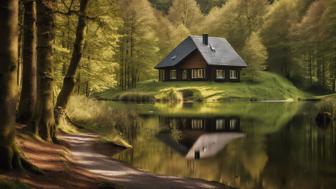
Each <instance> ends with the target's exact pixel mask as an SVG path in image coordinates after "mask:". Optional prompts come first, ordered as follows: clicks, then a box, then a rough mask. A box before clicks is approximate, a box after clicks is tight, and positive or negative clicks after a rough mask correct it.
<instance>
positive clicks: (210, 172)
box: [119, 104, 336, 188]
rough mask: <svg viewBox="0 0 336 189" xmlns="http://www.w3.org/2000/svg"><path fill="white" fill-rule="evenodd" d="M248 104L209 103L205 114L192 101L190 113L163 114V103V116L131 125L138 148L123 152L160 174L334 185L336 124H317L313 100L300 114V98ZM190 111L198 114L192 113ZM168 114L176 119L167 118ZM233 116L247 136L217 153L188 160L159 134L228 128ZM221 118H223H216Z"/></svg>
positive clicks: (236, 182)
mask: <svg viewBox="0 0 336 189" xmlns="http://www.w3.org/2000/svg"><path fill="white" fill-rule="evenodd" d="M248 106H249V107H245V106H241V105H240V108H239V106H236V105H235V106H234V107H233V108H234V109H236V110H241V112H242V113H241V114H239V113H237V112H239V111H236V110H234V111H233V110H230V111H229V110H227V109H228V108H226V110H225V111H226V112H227V113H225V114H220V112H217V113H216V111H215V110H218V111H220V108H218V107H216V106H215V107H211V108H210V109H209V107H208V108H207V109H208V110H211V111H210V112H212V113H211V114H209V113H208V114H206V116H205V117H203V118H202V116H201V115H200V114H197V111H195V109H193V107H188V111H187V113H186V112H183V111H182V110H180V109H174V113H172V112H169V109H167V112H166V113H165V114H164V115H162V114H163V112H162V111H163V110H162V108H161V109H160V110H156V112H158V113H160V116H158V117H160V119H159V118H158V117H157V116H149V117H146V118H144V119H142V120H141V121H138V122H137V124H138V126H136V127H135V128H133V129H130V130H129V131H127V132H130V133H132V134H129V135H127V136H129V141H132V142H131V143H132V144H133V146H134V149H135V150H133V151H128V152H125V153H122V154H120V155H119V158H120V159H123V160H126V161H129V162H133V165H135V166H136V167H141V168H144V169H146V170H150V171H153V172H156V173H160V174H168V175H177V176H187V177H197V178H203V179H208V180H216V181H219V182H222V183H225V184H227V185H231V186H236V187H240V188H293V186H295V187H294V188H299V187H300V188H322V186H324V188H332V186H336V181H335V178H336V175H335V174H336V170H335V169H336V167H335V166H334V165H335V164H336V154H335V153H336V149H335V146H336V129H335V128H336V127H329V128H328V129H327V130H323V129H320V128H318V127H316V126H315V125H314V122H313V118H312V117H313V116H312V115H313V114H314V112H309V110H310V106H305V107H303V109H302V110H301V111H300V112H301V113H299V114H296V112H297V110H298V106H297V104H296V105H295V104H294V105H293V104H291V105H288V104H285V105H284V104H282V105H279V104H275V105H269V104H267V105H257V106H256V107H254V108H253V107H251V105H248ZM197 108H198V109H200V107H197ZM246 109H248V111H247V110H246ZM192 111H194V112H196V114H191V112H192ZM202 111H203V110H202ZM202 114H204V112H203V113H202ZM295 114H296V115H295ZM177 115H180V118H179V116H177ZM225 115H227V116H225ZM294 115H295V116H294ZM211 116H212V118H211ZM167 117H170V119H171V120H175V121H171V123H167V121H163V120H167ZM234 117H239V118H240V119H239V127H237V128H238V130H237V131H240V132H244V133H246V137H245V138H240V139H237V140H235V141H234V142H231V143H229V144H228V145H226V146H225V148H224V150H222V151H221V152H220V153H219V154H218V155H217V156H216V157H212V158H207V159H201V160H198V161H194V160H185V159H184V156H183V155H181V154H180V153H177V152H176V150H174V149H173V148H171V147H170V146H168V145H166V144H165V143H163V142H161V141H160V140H159V139H158V138H157V134H158V133H160V132H161V133H162V132H166V134H167V133H168V134H169V132H171V133H175V134H173V135H177V136H178V137H176V138H175V140H176V141H179V142H181V140H183V135H184V133H183V129H195V130H197V129H199V130H202V132H215V130H216V129H223V132H225V128H226V124H227V123H230V121H228V120H229V119H230V118H234ZM213 118H216V119H215V120H214V119H213ZM223 118H224V119H223ZM193 119H194V120H202V121H194V127H192V125H193V124H192V122H193V121H192V120H193ZM221 119H223V120H224V121H218V120H221ZM204 120H205V121H204ZM208 120H210V122H212V123H213V125H212V126H210V127H209V126H207V124H206V123H207V122H209V121H208ZM168 122H169V121H168ZM163 123H164V124H163ZM188 123H190V124H188ZM181 125H185V126H184V127H181ZM188 125H190V126H188ZM220 125H224V127H221V126H220ZM229 125H230V124H229ZM167 127H168V130H165V129H166V128H167ZM228 128H230V127H228ZM181 135H182V137H181ZM173 138H174V137H173Z"/></svg>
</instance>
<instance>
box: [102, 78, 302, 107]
mask: <svg viewBox="0 0 336 189" xmlns="http://www.w3.org/2000/svg"><path fill="white" fill-rule="evenodd" d="M306 96H308V94H306V93H304V92H302V91H301V90H299V89H298V88H296V87H295V86H294V85H293V84H292V83H291V82H290V81H288V80H286V79H285V78H283V77H281V76H279V75H276V74H273V73H269V72H261V73H260V81H259V82H248V81H241V82H239V83H231V82H230V83H229V82H226V83H217V82H158V81H156V80H148V81H145V82H141V83H139V84H138V86H137V87H136V88H135V89H131V90H127V91H120V90H116V89H110V90H107V91H105V92H103V93H100V94H98V96H97V97H98V98H101V99H105V100H123V101H174V100H184V101H206V102H212V101H227V100H250V101H257V100H298V99H300V98H304V97H306Z"/></svg>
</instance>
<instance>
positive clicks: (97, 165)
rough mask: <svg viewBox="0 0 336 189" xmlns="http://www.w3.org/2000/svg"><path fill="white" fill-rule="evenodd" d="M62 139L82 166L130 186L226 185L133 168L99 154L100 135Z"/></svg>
mask: <svg viewBox="0 0 336 189" xmlns="http://www.w3.org/2000/svg"><path fill="white" fill-rule="evenodd" d="M59 138H60V139H61V140H62V141H63V142H64V143H65V145H66V146H67V147H68V148H69V150H70V151H71V153H72V155H73V157H74V160H75V162H76V164H78V166H79V167H82V168H83V169H86V170H87V171H89V172H91V173H93V174H95V175H96V176H98V177H101V178H102V179H104V180H107V181H110V182H112V183H115V184H117V185H121V186H123V187H125V188H126V189H157V188H160V189H184V188H185V189H193V188H195V189H199V188H204V189H208V188H225V187H224V185H221V184H218V183H215V182H208V181H203V180H200V179H190V178H181V177H175V176H160V175H155V174H151V173H147V172H144V171H141V170H138V169H135V168H132V167H130V166H128V165H126V164H125V163H122V162H119V161H117V160H114V159H112V158H111V157H108V156H106V155H103V154H99V153H98V152H97V150H96V149H95V147H94V144H95V142H96V141H97V138H98V136H97V135H94V134H76V135H72V134H62V135H60V136H59Z"/></svg>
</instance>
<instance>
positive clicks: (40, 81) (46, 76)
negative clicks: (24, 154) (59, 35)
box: [31, 0, 56, 142]
mask: <svg viewBox="0 0 336 189" xmlns="http://www.w3.org/2000/svg"><path fill="white" fill-rule="evenodd" d="M55 2H56V0H37V1H36V12H37V97H38V98H37V99H38V101H37V104H36V110H35V112H34V118H33V120H32V122H31V127H32V129H33V131H34V133H35V134H36V135H38V136H40V137H41V138H42V139H44V140H46V141H50V142H51V141H52V139H53V138H54V136H55V134H56V130H55V120H54V106H53V80H54V65H53V64H54V63H53V50H52V43H53V40H54V37H55V18H54V14H53V8H54V6H55Z"/></svg>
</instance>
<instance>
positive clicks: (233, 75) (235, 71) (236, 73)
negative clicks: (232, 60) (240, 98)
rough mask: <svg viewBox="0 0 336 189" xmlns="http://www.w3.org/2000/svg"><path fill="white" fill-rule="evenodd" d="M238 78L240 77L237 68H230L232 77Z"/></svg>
mask: <svg viewBox="0 0 336 189" xmlns="http://www.w3.org/2000/svg"><path fill="white" fill-rule="evenodd" d="M237 78H238V72H237V70H230V79H237Z"/></svg>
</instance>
